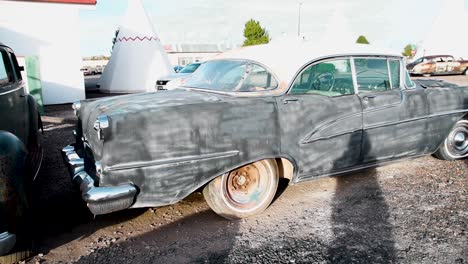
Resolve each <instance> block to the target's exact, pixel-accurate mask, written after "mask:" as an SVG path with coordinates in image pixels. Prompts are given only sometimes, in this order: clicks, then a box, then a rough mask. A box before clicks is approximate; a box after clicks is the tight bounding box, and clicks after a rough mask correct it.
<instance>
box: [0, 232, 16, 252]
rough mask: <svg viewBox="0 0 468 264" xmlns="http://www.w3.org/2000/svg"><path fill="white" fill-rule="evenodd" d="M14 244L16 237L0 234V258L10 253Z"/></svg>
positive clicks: (5, 233)
mask: <svg viewBox="0 0 468 264" xmlns="http://www.w3.org/2000/svg"><path fill="white" fill-rule="evenodd" d="M15 244H16V235H14V234H11V233H8V232H3V233H1V234H0V256H3V255H5V254H7V253H8V252H10V250H11V249H12V248H13V246H14V245H15Z"/></svg>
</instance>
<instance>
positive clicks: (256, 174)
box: [203, 160, 278, 220]
mask: <svg viewBox="0 0 468 264" xmlns="http://www.w3.org/2000/svg"><path fill="white" fill-rule="evenodd" d="M277 188H278V167H277V165H276V162H275V161H274V160H261V161H257V162H254V163H251V164H248V165H246V166H243V167H241V168H238V169H235V170H233V171H231V172H229V173H226V174H223V175H222V176H219V177H218V178H216V179H214V180H212V181H211V182H210V183H209V184H208V185H207V186H206V187H205V188H204V189H203V196H204V197H205V200H206V202H207V203H208V205H209V206H210V207H211V209H212V210H213V211H215V212H216V213H217V214H219V215H221V216H222V217H224V218H227V219H230V220H236V219H241V218H245V217H249V216H252V215H256V214H260V213H262V212H263V211H265V209H266V208H267V207H268V206H269V205H270V204H271V201H272V200H273V198H274V196H275V194H276V190H277Z"/></svg>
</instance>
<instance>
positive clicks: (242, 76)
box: [182, 60, 278, 92]
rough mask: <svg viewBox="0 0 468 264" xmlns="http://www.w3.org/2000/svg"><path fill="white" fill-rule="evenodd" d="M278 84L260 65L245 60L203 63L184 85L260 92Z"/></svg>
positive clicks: (215, 89)
mask: <svg viewBox="0 0 468 264" xmlns="http://www.w3.org/2000/svg"><path fill="white" fill-rule="evenodd" d="M277 86H278V82H277V81H276V79H275V78H274V76H273V75H272V74H271V73H270V72H269V71H268V70H266V69H265V68H263V67H262V66H260V65H257V64H254V63H252V62H249V61H243V60H214V61H209V62H205V63H203V64H202V65H201V66H200V68H199V69H198V70H197V71H196V72H195V73H194V74H193V75H192V76H191V77H189V78H188V79H187V80H186V81H185V83H184V85H183V86H182V87H188V88H199V89H206V90H214V91H221V92H258V91H265V90H273V89H275V88H276V87H277Z"/></svg>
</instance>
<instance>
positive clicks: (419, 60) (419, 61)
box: [414, 58, 425, 64]
mask: <svg viewBox="0 0 468 264" xmlns="http://www.w3.org/2000/svg"><path fill="white" fill-rule="evenodd" d="M424 60H425V59H424V58H419V59H417V60H415V61H414V63H415V64H418V63H421V62H423V61H424Z"/></svg>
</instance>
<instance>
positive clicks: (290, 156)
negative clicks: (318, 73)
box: [77, 85, 468, 207]
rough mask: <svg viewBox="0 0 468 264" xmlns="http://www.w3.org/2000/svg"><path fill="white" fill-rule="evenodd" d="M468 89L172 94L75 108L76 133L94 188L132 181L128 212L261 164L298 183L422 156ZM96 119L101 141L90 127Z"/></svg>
mask: <svg viewBox="0 0 468 264" xmlns="http://www.w3.org/2000/svg"><path fill="white" fill-rule="evenodd" d="M467 93H468V88H467V87H458V86H450V85H442V87H439V88H427V89H426V88H424V87H422V86H420V85H417V86H416V87H415V88H412V89H409V88H404V87H402V88H401V89H394V90H390V91H387V92H379V93H375V94H372V93H366V94H354V95H348V96H340V97H326V96H323V95H318V94H305V95H289V94H283V95H280V96H273V95H271V94H269V95H268V94H267V95H264V96H257V97H252V96H250V97H244V96H242V97H239V96H235V95H227V94H216V93H210V92H204V91H196V90H188V91H187V90H174V91H164V92H157V93H147V94H138V95H129V96H121V97H114V98H108V99H102V100H98V101H87V102H82V106H81V110H80V113H79V119H80V123H79V127H78V130H77V131H78V134H79V136H78V138H81V134H80V133H81V132H79V131H81V129H82V130H83V131H84V133H83V137H84V138H85V139H86V141H87V143H86V144H85V145H87V146H88V147H87V148H88V151H84V152H83V153H86V154H85V155H86V156H87V159H86V158H85V160H88V162H87V163H88V165H87V168H86V170H88V172H89V173H90V175H93V176H94V177H95V178H96V180H97V181H98V184H99V186H117V185H119V184H124V183H132V184H134V185H135V186H137V188H138V189H139V194H138V196H137V198H136V202H135V204H134V205H133V207H148V206H162V205H167V204H172V203H175V202H177V201H179V200H181V199H183V198H184V197H186V196H187V195H189V194H190V193H192V192H193V191H195V190H196V189H198V188H199V187H201V186H203V185H205V184H206V183H208V182H209V181H211V180H213V179H214V178H216V177H218V176H220V175H222V174H224V173H226V172H229V171H231V170H233V169H236V168H239V167H241V166H243V165H245V164H249V163H251V162H254V161H257V160H261V159H265V158H285V159H287V160H288V161H290V162H291V163H292V165H293V166H294V176H293V177H292V182H300V181H304V180H307V179H311V178H313V177H319V176H324V175H330V174H336V173H343V172H348V171H353V170H357V169H360V168H364V167H369V166H376V165H378V164H382V163H386V162H390V161H394V160H397V159H401V158H407V157H416V156H421V155H427V154H431V153H433V152H435V151H436V150H437V148H438V146H439V145H440V144H441V142H442V141H443V140H444V138H445V137H446V136H447V134H448V133H449V131H450V129H451V127H452V126H453V125H454V124H455V122H456V121H457V120H459V119H460V118H462V117H463V116H464V115H465V114H466V113H467V111H468V110H467V109H468V100H467V99H468V94H467ZM102 114H105V115H107V116H108V118H109V122H110V124H109V128H108V129H105V130H104V131H103V132H104V140H103V141H101V140H99V139H98V138H97V133H96V131H95V130H94V129H93V123H94V121H95V120H96V118H97V117H98V116H100V115H102ZM350 153H352V155H350ZM94 161H100V162H101V164H102V166H103V172H102V174H101V175H100V176H99V177H97V176H96V174H95V173H94V172H93V162H94Z"/></svg>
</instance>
